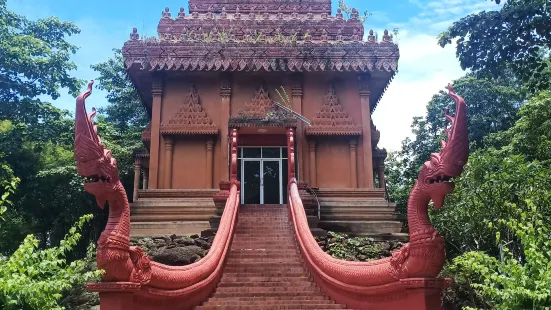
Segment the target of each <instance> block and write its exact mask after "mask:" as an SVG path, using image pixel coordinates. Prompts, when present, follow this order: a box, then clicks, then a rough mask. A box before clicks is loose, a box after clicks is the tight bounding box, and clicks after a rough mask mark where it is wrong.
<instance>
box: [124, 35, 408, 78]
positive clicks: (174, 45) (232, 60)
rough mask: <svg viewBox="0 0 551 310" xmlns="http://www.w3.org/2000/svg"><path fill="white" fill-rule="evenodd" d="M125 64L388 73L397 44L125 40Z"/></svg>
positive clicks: (162, 67) (148, 67) (183, 68)
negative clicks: (286, 43)
mask: <svg viewBox="0 0 551 310" xmlns="http://www.w3.org/2000/svg"><path fill="white" fill-rule="evenodd" d="M123 56H124V61H125V67H126V69H127V70H130V69H132V68H135V69H138V70H140V71H176V70H177V71H266V72H274V71H296V72H310V71H337V72H347V71H348V72H350V71H351V72H374V71H382V72H389V73H394V72H396V71H397V70H398V58H399V50H398V47H397V45H395V44H393V43H384V42H383V43H369V42H336V43H329V42H327V43H323V42H320V43H312V42H306V43H302V42H300V43H297V44H293V45H283V44H268V43H250V44H243V43H216V42H213V43H201V42H184V41H163V40H160V41H159V42H148V41H141V40H130V41H127V42H126V43H125V45H124V47H123Z"/></svg>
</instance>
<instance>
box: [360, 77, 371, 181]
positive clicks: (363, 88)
mask: <svg viewBox="0 0 551 310" xmlns="http://www.w3.org/2000/svg"><path fill="white" fill-rule="evenodd" d="M358 79H359V82H360V83H359V93H360V105H361V111H362V128H363V135H362V138H363V140H362V142H363V152H361V156H363V163H364V167H363V168H364V178H365V180H364V183H363V184H364V187H366V188H373V187H374V184H373V183H374V182H373V151H372V149H371V106H370V102H369V100H370V96H371V92H370V90H369V76H368V75H360V76H359V78H358Z"/></svg>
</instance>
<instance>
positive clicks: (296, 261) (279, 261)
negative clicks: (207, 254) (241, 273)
mask: <svg viewBox="0 0 551 310" xmlns="http://www.w3.org/2000/svg"><path fill="white" fill-rule="evenodd" d="M302 263H303V260H302V259H300V258H298V257H294V256H291V257H275V258H274V257H266V258H258V257H255V258H228V260H227V261H226V266H243V265H248V266H255V265H258V266H266V265H272V266H291V265H292V266H294V265H297V266H302Z"/></svg>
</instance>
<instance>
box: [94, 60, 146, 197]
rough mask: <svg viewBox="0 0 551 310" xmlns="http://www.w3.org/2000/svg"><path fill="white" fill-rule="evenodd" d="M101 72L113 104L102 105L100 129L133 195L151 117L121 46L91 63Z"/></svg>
mask: <svg viewBox="0 0 551 310" xmlns="http://www.w3.org/2000/svg"><path fill="white" fill-rule="evenodd" d="M91 67H92V69H94V70H96V71H97V72H98V73H99V77H98V78H97V80H98V81H99V83H98V85H97V87H98V88H100V89H103V90H106V91H107V100H108V101H109V104H108V105H107V106H106V107H105V108H103V109H100V110H99V112H100V113H101V114H102V115H100V116H99V117H98V130H99V132H100V134H101V136H102V139H103V141H104V142H105V144H106V147H107V148H108V149H110V150H111V152H112V153H113V156H114V157H115V158H117V165H118V168H119V174H120V177H121V181H122V183H123V185H124V187H125V189H126V190H127V192H128V194H129V197H132V195H131V191H132V188H133V182H134V152H135V151H136V150H138V149H141V148H143V143H142V142H141V134H142V132H143V130H144V129H145V127H146V126H147V123H148V122H149V118H148V116H147V112H146V110H145V108H144V106H143V104H142V101H141V99H140V97H139V95H138V92H137V91H136V89H135V88H134V85H133V84H132V82H131V81H130V79H129V78H128V75H127V73H126V71H125V69H124V61H123V58H122V53H121V51H120V50H118V49H115V50H114V55H113V57H111V58H109V59H108V60H107V61H105V62H102V63H99V64H96V65H93V66H91Z"/></svg>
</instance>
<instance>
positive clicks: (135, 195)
mask: <svg viewBox="0 0 551 310" xmlns="http://www.w3.org/2000/svg"><path fill="white" fill-rule="evenodd" d="M141 169H142V161H141V159H140V158H136V159H135V160H134V191H133V193H132V201H133V202H135V201H136V200H138V189H140V171H141Z"/></svg>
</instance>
